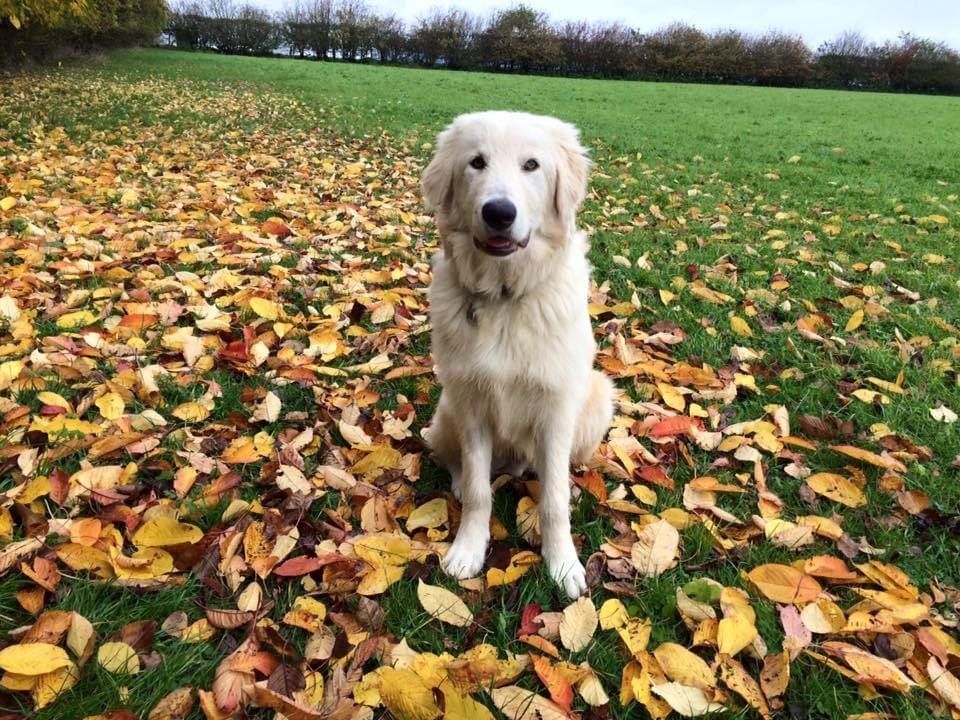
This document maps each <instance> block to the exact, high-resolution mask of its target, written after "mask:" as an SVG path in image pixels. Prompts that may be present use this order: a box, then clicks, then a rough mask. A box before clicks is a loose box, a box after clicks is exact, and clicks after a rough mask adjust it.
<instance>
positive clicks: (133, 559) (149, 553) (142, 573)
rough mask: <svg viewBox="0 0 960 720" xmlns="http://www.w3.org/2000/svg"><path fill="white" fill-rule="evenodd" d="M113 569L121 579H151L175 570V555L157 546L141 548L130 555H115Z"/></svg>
mask: <svg viewBox="0 0 960 720" xmlns="http://www.w3.org/2000/svg"><path fill="white" fill-rule="evenodd" d="M113 569H114V572H116V574H117V577H118V578H121V579H125V578H130V579H138V580H149V579H151V578H155V577H160V576H161V575H166V574H167V573H171V572H173V556H172V555H171V554H170V553H168V552H167V551H166V550H161V549H160V548H156V547H145V548H140V549H139V550H137V551H136V552H135V553H133V555H131V556H130V557H127V556H126V555H117V556H116V557H114V558H113Z"/></svg>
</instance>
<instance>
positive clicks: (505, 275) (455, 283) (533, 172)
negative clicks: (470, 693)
mask: <svg viewBox="0 0 960 720" xmlns="http://www.w3.org/2000/svg"><path fill="white" fill-rule="evenodd" d="M478 156H479V157H482V158H483V159H484V162H485V163H486V165H485V167H483V168H480V169H478V168H477V167H474V165H472V164H471V161H473V160H475V158H477V157H478ZM530 160H534V161H535V162H536V164H537V167H536V168H533V169H531V167H532V163H530V162H529V161H530ZM525 165H526V167H525ZM589 167H590V163H589V160H588V159H587V157H586V151H585V150H584V148H583V147H581V145H580V142H579V139H578V133H577V129H576V128H575V127H573V126H572V125H569V124H567V123H564V122H561V121H560V120H557V119H555V118H551V117H542V116H537V115H530V114H526V113H511V112H482V113H472V114H468V115H461V116H460V117H458V118H457V119H456V120H454V122H453V123H452V124H451V125H450V126H449V127H448V128H447V129H446V130H444V131H443V132H442V133H441V134H440V136H439V139H438V142H437V147H436V155H435V156H434V158H433V160H432V162H431V163H430V165H429V167H428V168H427V169H426V171H425V172H424V176H423V191H424V196H425V198H426V201H427V204H428V205H429V206H431V207H432V208H433V209H434V210H435V212H436V217H437V222H438V226H439V229H440V234H441V238H442V251H441V252H439V253H437V255H436V256H435V258H434V263H433V283H432V285H431V287H430V307H431V320H432V323H433V337H432V343H433V357H434V361H435V362H436V366H437V373H438V376H439V379H440V382H441V384H442V386H443V392H442V394H441V397H440V402H439V405H438V407H437V411H436V414H435V415H434V417H433V420H432V422H431V425H430V427H429V428H428V429H427V430H426V431H425V433H424V435H425V437H426V439H427V442H428V443H429V445H430V447H431V449H432V450H433V453H434V456H435V457H436V458H437V459H438V461H439V462H440V463H442V464H443V465H444V466H445V467H446V468H447V469H448V470H449V471H450V473H451V475H452V477H453V491H454V493H455V494H456V495H457V496H458V497H459V498H460V500H461V502H462V505H463V514H462V519H461V522H460V529H459V532H458V533H457V537H456V540H455V541H454V543H453V545H452V546H451V548H450V550H449V552H448V553H447V555H446V557H445V558H444V561H443V567H444V568H445V569H446V571H447V572H448V573H450V574H451V575H453V576H454V577H457V578H467V577H473V576H474V575H476V574H477V573H478V572H479V571H480V569H481V567H482V566H483V561H484V557H485V554H486V548H487V542H488V540H489V523H490V511H491V503H492V498H491V488H490V479H491V474H492V472H493V471H494V470H498V469H511V468H512V469H516V468H524V467H528V466H529V467H532V468H533V469H534V470H535V471H536V472H537V474H538V476H539V478H540V483H541V489H540V505H539V514H540V531H541V535H542V538H543V550H542V551H543V556H544V559H545V560H546V563H547V567H548V568H549V571H550V574H551V575H552V577H553V578H554V579H555V580H556V581H557V582H558V583H559V584H560V585H561V586H562V587H563V589H564V590H565V591H566V593H567V595H568V596H570V597H577V596H579V595H581V594H582V593H583V592H584V591H585V590H586V589H587V586H586V576H585V573H584V568H583V565H582V564H581V562H580V560H579V558H578V557H577V551H576V548H575V547H574V544H573V540H572V538H571V536H570V516H569V512H570V511H569V503H570V486H569V482H570V480H569V471H570V461H571V460H573V461H574V462H584V461H586V460H587V459H589V457H590V456H591V455H592V454H593V451H594V450H595V449H596V446H597V444H598V443H599V442H600V441H601V440H602V439H603V436H604V435H605V433H606V431H607V428H608V427H609V425H610V421H611V418H612V413H613V399H612V393H613V387H612V384H611V383H610V381H609V380H608V379H607V378H606V377H604V376H603V375H602V374H600V373H598V372H596V371H594V370H593V369H592V366H593V359H594V354H595V350H596V348H595V345H594V340H593V333H592V331H591V327H590V317H589V315H588V313H587V302H588V292H589V283H590V267H589V265H588V263H587V260H586V257H585V255H586V251H587V242H586V237H585V235H584V234H583V233H582V232H580V231H578V230H577V228H576V222H575V216H576V210H577V208H578V207H579V205H580V203H581V202H582V200H583V198H584V195H585V193H586V186H587V178H588V174H589ZM494 198H507V199H509V200H510V201H512V202H513V203H514V205H515V206H516V208H517V215H516V219H515V220H514V222H513V225H512V227H511V228H510V230H509V231H508V232H507V234H508V235H510V237H511V238H513V239H514V240H516V242H517V248H516V250H515V252H513V253H512V254H509V255H507V256H506V257H495V256H492V255H490V254H487V253H486V252H484V251H483V249H482V246H483V242H484V241H485V240H486V239H487V238H488V237H490V235H491V233H492V232H493V231H492V230H491V229H490V227H489V226H488V225H487V224H486V223H485V222H484V220H483V218H482V215H481V208H482V207H483V205H484V203H486V202H487V201H489V200H491V199H494ZM498 235H499V234H498ZM524 239H527V241H526V243H525V244H524ZM501 242H503V241H501Z"/></svg>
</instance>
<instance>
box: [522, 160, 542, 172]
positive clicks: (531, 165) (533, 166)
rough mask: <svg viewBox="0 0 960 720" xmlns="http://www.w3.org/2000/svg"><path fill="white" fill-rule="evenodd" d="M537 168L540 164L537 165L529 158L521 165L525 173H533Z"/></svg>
mask: <svg viewBox="0 0 960 720" xmlns="http://www.w3.org/2000/svg"><path fill="white" fill-rule="evenodd" d="M539 167H540V163H538V162H537V161H536V160H534V159H533V158H530V159H529V160H527V161H526V162H525V163H524V164H523V169H524V170H526V171H527V172H533V171H534V170H536V169H537V168H539Z"/></svg>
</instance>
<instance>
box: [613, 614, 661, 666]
mask: <svg viewBox="0 0 960 720" xmlns="http://www.w3.org/2000/svg"><path fill="white" fill-rule="evenodd" d="M652 630H653V623H651V622H650V621H649V620H645V619H642V618H630V619H629V620H627V622H626V623H625V624H624V626H623V627H621V628H617V634H618V635H619V636H620V639H621V640H623V644H624V645H626V646H627V650H629V651H630V654H631V655H633V656H634V657H639V656H640V654H641V653H643V652H644V651H646V649H647V645H648V644H649V643H650V633H651V631H652Z"/></svg>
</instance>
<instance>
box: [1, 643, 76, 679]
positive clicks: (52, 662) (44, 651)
mask: <svg viewBox="0 0 960 720" xmlns="http://www.w3.org/2000/svg"><path fill="white" fill-rule="evenodd" d="M69 665H72V663H71V662H70V657H69V656H68V655H67V651H66V650H64V649H63V648H62V647H58V646H56V645H50V644H48V643H21V644H20V645H11V646H10V647H6V648H4V649H3V650H0V669H3V670H5V671H7V672H11V673H16V674H17V675H43V674H44V673H49V672H53V671H54V670H58V669H60V668H64V667H67V666H69Z"/></svg>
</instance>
